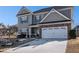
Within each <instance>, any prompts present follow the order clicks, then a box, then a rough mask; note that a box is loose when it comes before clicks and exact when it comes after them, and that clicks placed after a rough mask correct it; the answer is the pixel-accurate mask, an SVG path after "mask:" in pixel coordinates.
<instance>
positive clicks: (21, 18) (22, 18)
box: [19, 16, 28, 24]
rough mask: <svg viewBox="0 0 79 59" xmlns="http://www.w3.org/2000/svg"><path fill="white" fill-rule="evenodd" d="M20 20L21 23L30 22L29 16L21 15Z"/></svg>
mask: <svg viewBox="0 0 79 59" xmlns="http://www.w3.org/2000/svg"><path fill="white" fill-rule="evenodd" d="M19 22H20V23H22V24H23V23H27V22H28V16H22V17H19Z"/></svg>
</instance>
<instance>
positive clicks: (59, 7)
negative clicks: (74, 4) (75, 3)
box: [33, 6, 69, 13]
mask: <svg viewBox="0 0 79 59" xmlns="http://www.w3.org/2000/svg"><path fill="white" fill-rule="evenodd" d="M67 7H69V6H51V7H47V8H43V9H40V10H37V11H34V12H33V13H40V12H46V11H50V10H51V9H52V8H54V9H56V10H58V9H62V8H67Z"/></svg>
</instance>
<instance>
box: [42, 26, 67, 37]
mask: <svg viewBox="0 0 79 59" xmlns="http://www.w3.org/2000/svg"><path fill="white" fill-rule="evenodd" d="M42 38H67V27H66V26H63V27H48V28H42Z"/></svg>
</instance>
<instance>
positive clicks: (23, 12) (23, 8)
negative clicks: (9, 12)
mask: <svg viewBox="0 0 79 59" xmlns="http://www.w3.org/2000/svg"><path fill="white" fill-rule="evenodd" d="M29 13H31V11H30V10H28V9H27V8H26V7H25V6H23V7H22V8H21V9H20V11H19V12H18V13H17V16H18V15H23V14H29Z"/></svg>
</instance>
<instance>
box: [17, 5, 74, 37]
mask: <svg viewBox="0 0 79 59" xmlns="http://www.w3.org/2000/svg"><path fill="white" fill-rule="evenodd" d="M72 11H73V7H72V6H53V7H48V8H43V9H40V10H37V11H34V12H31V11H30V10H28V9H27V8H26V7H22V8H21V9H20V11H19V12H18V13H17V18H18V33H19V34H21V33H24V34H26V37H28V36H29V37H31V38H32V37H34V38H37V37H39V38H68V37H69V36H68V32H69V31H70V30H71V23H72V20H73V19H72Z"/></svg>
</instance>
